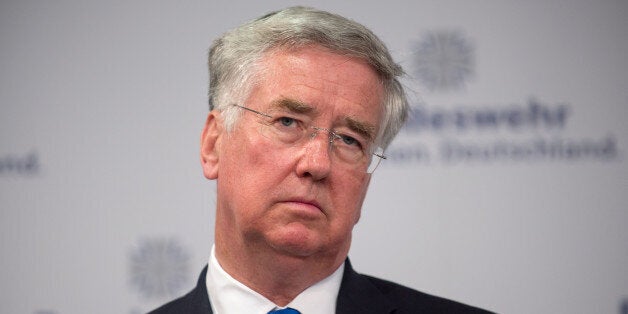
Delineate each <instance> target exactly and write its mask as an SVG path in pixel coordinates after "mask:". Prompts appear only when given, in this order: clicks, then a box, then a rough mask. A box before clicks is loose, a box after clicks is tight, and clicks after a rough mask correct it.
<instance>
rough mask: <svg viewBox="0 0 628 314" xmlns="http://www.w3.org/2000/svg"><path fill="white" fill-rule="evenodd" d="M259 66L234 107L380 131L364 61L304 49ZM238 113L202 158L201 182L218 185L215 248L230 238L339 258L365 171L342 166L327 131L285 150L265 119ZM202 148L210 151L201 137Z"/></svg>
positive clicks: (378, 97) (374, 87) (377, 96)
mask: <svg viewBox="0 0 628 314" xmlns="http://www.w3.org/2000/svg"><path fill="white" fill-rule="evenodd" d="M263 63H264V68H265V69H266V70H265V71H263V75H262V78H261V79H260V80H259V83H258V84H257V85H256V86H255V87H254V88H253V90H252V92H251V94H250V96H249V97H248V99H247V101H246V102H245V103H243V104H238V105H241V106H246V107H248V108H251V109H254V110H257V111H260V112H263V113H271V114H272V113H276V112H290V113H294V114H297V117H299V119H302V120H304V121H309V122H310V123H311V124H312V125H314V126H317V127H321V128H326V129H333V130H343V129H346V130H354V129H356V128H359V129H361V131H365V130H366V131H367V132H370V133H371V136H373V137H374V136H375V134H377V131H378V130H379V123H380V119H381V105H380V104H381V103H382V99H383V88H382V86H381V84H380V82H379V78H378V77H377V75H376V73H375V72H374V71H373V70H372V69H371V67H370V66H369V65H367V64H366V63H365V62H363V61H361V60H359V59H355V58H350V57H346V56H341V55H338V54H334V53H332V52H330V51H328V50H326V49H324V48H319V47H306V48H302V49H299V50H296V51H294V50H292V51H286V50H276V51H271V52H270V53H268V54H267V55H266V57H265V58H264V59H263ZM239 110H241V111H242V112H241V117H240V119H239V120H238V122H237V123H236V125H235V127H234V129H233V130H232V131H231V132H230V133H227V132H226V131H224V128H223V127H219V128H217V129H218V130H217V131H216V133H217V134H218V135H217V139H216V140H215V143H214V144H211V145H210V146H212V147H211V148H212V150H213V152H214V153H215V156H216V158H215V159H216V160H215V162H211V163H209V162H205V161H204V162H203V168H204V172H205V175H206V177H208V178H210V179H215V178H216V179H217V180H218V181H217V202H218V204H217V216H216V217H217V218H216V219H217V221H216V228H217V234H216V237H217V239H216V240H217V245H219V243H220V242H222V240H225V239H226V237H229V238H228V242H229V243H231V245H232V246H233V245H236V246H244V247H246V248H248V249H254V250H272V251H273V252H274V253H279V254H282V255H286V256H292V257H299V258H303V257H311V256H316V257H322V256H327V257H332V258H334V259H336V260H340V259H342V260H343V259H344V257H345V256H346V254H347V253H348V250H349V246H350V243H351V231H352V229H353V226H354V225H355V224H356V223H357V221H358V219H359V217H360V208H361V206H362V202H363V200H364V197H365V194H366V190H367V187H368V183H369V179H370V175H368V174H367V173H365V171H364V169H360V168H357V167H353V166H351V164H350V163H349V164H347V163H346V162H341V161H339V159H338V158H337V156H336V154H335V153H334V152H333V149H332V148H331V147H330V143H329V136H328V133H327V132H325V131H320V132H318V134H316V135H315V136H314V137H311V138H310V136H309V134H311V133H310V132H308V133H307V134H308V136H306V139H305V140H304V141H302V142H300V145H282V144H278V141H277V140H276V139H273V137H272V136H269V133H266V132H268V131H267V129H265V126H264V123H263V122H262V121H263V120H264V119H263V117H261V116H260V115H258V114H255V113H252V112H249V111H246V110H243V109H239ZM216 117H217V118H216V119H215V121H214V122H216V123H221V122H220V121H221V119H220V117H219V115H217V116H216ZM208 121H209V120H208ZM280 123H281V121H280ZM285 123H286V125H287V126H290V125H292V123H295V121H293V120H288V121H286V122H285ZM356 125H357V127H356ZM266 127H267V126H266ZM265 130H266V131H265ZM206 132H207V130H206ZM204 137H205V135H204ZM203 145H204V147H203V151H209V149H208V147H207V146H208V144H207V141H206V140H203ZM234 243H235V244H234Z"/></svg>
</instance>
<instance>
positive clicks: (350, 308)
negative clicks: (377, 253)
mask: <svg viewBox="0 0 628 314" xmlns="http://www.w3.org/2000/svg"><path fill="white" fill-rule="evenodd" d="M394 309H395V307H394V305H393V304H392V303H391V302H390V301H389V300H388V299H387V298H386V297H385V296H384V295H383V294H382V293H381V292H380V291H379V290H378V289H377V288H376V287H375V286H374V285H373V284H372V283H371V282H370V281H369V280H368V279H367V278H366V277H365V276H362V275H360V274H358V273H356V272H355V271H354V270H353V268H352V267H351V263H350V262H349V259H347V260H346V261H345V270H344V274H343V277H342V283H341V284H340V292H339V293H338V300H337V303H336V313H337V314H350V313H351V314H352V313H364V314H376V313H377V314H382V313H386V314H388V313H391V312H392V311H393V310H394Z"/></svg>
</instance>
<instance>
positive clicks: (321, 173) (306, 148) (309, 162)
mask: <svg viewBox="0 0 628 314" xmlns="http://www.w3.org/2000/svg"><path fill="white" fill-rule="evenodd" d="M330 138H331V134H330V133H329V131H328V130H327V129H323V128H315V130H314V132H313V133H312V134H310V136H309V137H308V138H307V139H306V142H305V143H304V145H303V155H302V156H301V157H300V159H299V161H298V163H297V167H296V171H297V175H298V176H300V177H312V179H314V180H315V181H319V180H322V179H324V178H326V177H327V176H329V173H330V172H331V162H332V161H331V158H332V156H331V154H332V151H331V150H332V143H331V140H330Z"/></svg>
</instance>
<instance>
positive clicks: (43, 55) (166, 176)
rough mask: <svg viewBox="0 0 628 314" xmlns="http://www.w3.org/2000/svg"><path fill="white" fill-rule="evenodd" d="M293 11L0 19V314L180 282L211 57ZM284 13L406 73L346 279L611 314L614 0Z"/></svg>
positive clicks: (617, 240)
mask: <svg viewBox="0 0 628 314" xmlns="http://www.w3.org/2000/svg"><path fill="white" fill-rule="evenodd" d="M293 4H295V3H292V2H288V1H265V2H264V3H263V4H262V3H249V2H245V1H240V0H234V1H229V2H225V3H219V4H218V3H212V2H209V1H184V2H181V1H146V0H138V1H121V0H115V1H70V0H66V1H34V0H29V1H17V0H15V1H3V2H1V3H0V206H1V209H0V249H1V251H2V258H1V260H2V262H1V264H0V265H1V266H2V267H1V268H0V285H1V287H2V293H1V294H0V312H1V313H33V314H35V313H37V314H44V313H46V314H69V313H143V312H146V311H148V310H150V309H152V308H154V307H155V306H157V305H158V304H161V303H163V302H164V301H166V300H169V299H171V298H173V297H174V296H177V295H179V294H182V293H184V292H185V291H187V290H189V289H191V288H192V287H193V286H194V284H195V281H196V278H197V276H198V273H199V271H200V270H201V268H202V267H203V265H204V264H205V263H206V260H207V257H208V252H209V248H210V247H211V244H212V242H213V214H214V206H215V201H214V196H215V193H214V184H213V182H208V181H206V180H205V179H204V178H203V177H202V173H201V169H200V166H199V162H198V159H199V158H198V142H199V134H200V131H201V128H202V126H203V123H204V119H205V114H206V112H207V105H206V103H207V100H206V93H207V88H206V85H207V73H206V68H205V63H206V61H205V58H206V53H207V47H208V46H209V44H210V42H211V41H212V40H213V39H215V38H216V37H218V36H219V35H220V34H222V33H223V32H225V31H226V30H227V29H230V28H232V27H234V26H236V25H238V24H240V23H242V22H244V21H246V20H249V19H251V18H254V17H257V16H259V15H261V14H263V13H266V12H268V11H270V10H275V9H279V8H283V7H286V6H288V5H293ZM301 4H305V5H311V6H316V7H318V8H321V9H326V10H330V11H333V12H336V13H340V14H342V15H345V16H347V17H350V18H352V19H355V20H357V21H359V22H361V23H363V24H365V25H367V26H368V27H370V28H371V29H372V30H373V31H374V32H375V33H376V34H378V35H379V36H380V37H381V38H382V39H383V40H384V41H385V42H386V43H387V44H388V45H389V47H390V48H391V50H392V52H393V54H394V56H395V58H396V59H397V60H399V61H400V62H401V63H402V64H403V65H404V67H405V68H406V71H407V72H408V74H409V75H408V79H407V80H406V81H405V85H406V86H407V87H408V88H409V90H411V94H412V99H413V100H412V102H413V107H414V116H413V119H412V121H411V122H410V123H409V124H408V126H407V128H406V129H405V130H404V131H403V132H402V134H401V135H400V137H399V138H398V140H397V141H396V142H395V143H394V144H393V146H392V147H391V148H390V150H389V152H388V153H389V155H390V156H391V158H390V159H389V160H388V161H386V164H384V165H382V166H381V167H380V169H378V170H377V172H376V174H375V175H374V178H373V182H372V184H371V188H370V194H369V195H368V197H367V200H366V202H365V205H364V208H363V216H362V220H361V221H360V223H359V224H358V226H357V227H356V229H355V232H354V233H355V234H354V243H353V247H352V250H351V252H350V256H351V258H352V261H353V263H354V266H355V267H356V268H357V269H358V270H359V271H360V272H363V273H369V274H372V275H376V276H380V277H384V278H387V279H391V280H394V281H397V282H400V283H403V284H406V285H408V286H411V287H414V288H416V289H419V290H422V291H426V292H429V293H434V294H437V295H442V296H446V297H449V298H453V299H456V300H459V301H462V302H465V303H470V304H474V305H478V306H482V307H486V308H488V309H492V310H494V311H497V312H500V313H622V314H625V313H628V228H627V223H628V208H627V206H626V203H627V201H628V196H627V194H628V167H627V162H626V156H625V154H626V147H628V127H627V124H626V123H625V120H626V118H627V117H628V88H627V86H626V82H628V62H626V56H628V19H626V16H627V15H628V3H627V2H625V1H618V0H605V1H595V2H594V1H566V0H564V1H552V2H551V3H545V2H540V1H528V2H521V1H482V2H475V1H474V2H470V1H409V0H408V1H384V2H379V3H374V4H368V5H367V4H364V3H363V2H362V1H346V2H336V1H327V0H325V1H323V0H321V1H303V2H302V3H301ZM373 250H377V251H378V254H376V255H373V253H372V252H373ZM391 256H394V257H391Z"/></svg>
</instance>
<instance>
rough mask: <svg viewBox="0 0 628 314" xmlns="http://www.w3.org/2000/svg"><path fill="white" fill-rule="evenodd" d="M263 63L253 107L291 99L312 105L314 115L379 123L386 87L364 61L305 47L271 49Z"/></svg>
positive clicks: (316, 47)
mask: <svg viewBox="0 0 628 314" xmlns="http://www.w3.org/2000/svg"><path fill="white" fill-rule="evenodd" d="M259 66H260V68H259V69H260V71H259V73H260V76H259V80H258V83H257V84H256V85H255V86H254V87H253V89H252V92H251V95H250V97H249V99H248V101H247V104H249V105H250V104H251V103H254V104H256V105H257V106H258V108H259V109H262V110H263V109H270V107H271V106H272V105H276V104H278V103H281V101H280V100H281V99H290V100H294V101H296V102H298V103H301V104H304V105H305V107H311V108H313V110H311V111H310V112H311V113H312V114H317V115H321V116H332V117H333V118H339V119H344V118H346V117H351V118H354V119H358V120H362V121H365V122H368V123H370V124H373V125H375V126H377V125H378V124H379V121H380V117H381V111H382V103H383V97H384V91H383V86H382V83H381V81H380V79H379V76H378V75H377V73H376V72H375V70H373V68H372V67H371V66H370V65H369V64H368V63H367V62H366V61H364V60H362V59H359V58H355V57H351V56H346V55H341V54H338V53H334V52H332V51H330V50H328V49H326V48H323V47H319V46H307V47H302V48H299V49H274V50H271V51H269V52H267V53H266V54H265V55H264V57H263V58H262V59H261V62H260V64H259Z"/></svg>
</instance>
